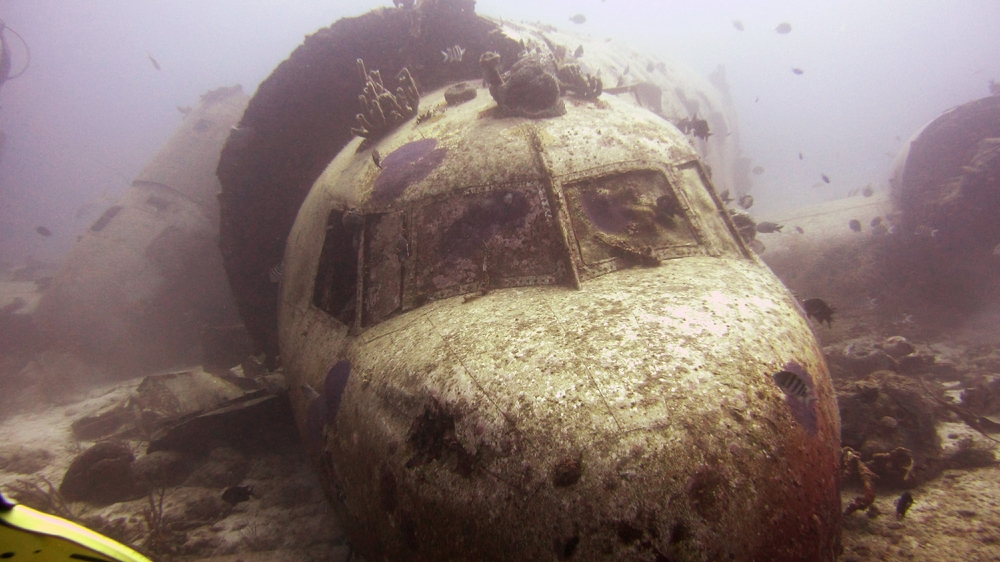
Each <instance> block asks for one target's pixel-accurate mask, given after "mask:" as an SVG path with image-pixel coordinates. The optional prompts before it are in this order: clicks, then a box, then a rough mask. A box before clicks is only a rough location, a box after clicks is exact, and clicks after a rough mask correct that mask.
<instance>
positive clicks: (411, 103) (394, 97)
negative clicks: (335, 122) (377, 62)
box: [351, 59, 420, 139]
mask: <svg viewBox="0 0 1000 562" xmlns="http://www.w3.org/2000/svg"><path fill="white" fill-rule="evenodd" d="M358 70H359V71H360V72H361V75H362V76H363V77H364V78H365V89H364V91H363V93H362V94H361V95H360V96H358V102H360V103H361V110H362V112H361V113H359V114H358V115H357V120H358V125H359V127H352V128H351V132H352V133H354V134H355V135H358V136H359V137H365V138H366V139H375V138H378V137H380V136H382V135H384V134H385V133H387V132H388V131H390V130H392V129H393V128H395V127H396V126H398V125H399V124H400V123H402V122H403V121H406V120H407V119H410V118H412V117H413V116H414V115H416V114H417V109H418V107H419V104H420V95H419V94H418V93H417V85H416V83H414V81H413V77H412V76H410V71H409V70H408V69H406V68H405V67H404V68H403V70H401V71H400V72H399V74H397V75H396V81H397V87H396V92H395V93H392V92H390V91H389V90H388V89H386V87H385V86H384V85H383V84H382V76H381V74H380V73H379V71H378V70H372V71H371V72H368V71H367V70H366V69H365V62H364V61H363V60H361V59H358Z"/></svg>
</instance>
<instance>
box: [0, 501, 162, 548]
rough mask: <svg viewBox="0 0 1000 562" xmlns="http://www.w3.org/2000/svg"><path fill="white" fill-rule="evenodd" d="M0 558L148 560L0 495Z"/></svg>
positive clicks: (64, 520)
mask: <svg viewBox="0 0 1000 562" xmlns="http://www.w3.org/2000/svg"><path fill="white" fill-rule="evenodd" d="M0 560H3V561H5V562H6V561H7V560H11V561H12V562H17V561H18V560H31V561H32V562H35V561H38V562H47V561H49V560H83V561H85V562H152V561H151V560H150V559H149V558H146V557H145V556H143V555H141V554H139V553H138V552H136V551H135V550H132V549H131V548H129V547H127V546H125V545H123V544H121V543H120V542H118V541H114V540H111V539H109V538H108V537H105V536H104V535H101V534H98V533H95V532H94V531H91V530H90V529H88V528H86V527H84V526H82V525H78V524H76V523H73V522H71V521H67V520H66V519H63V518H61V517H56V516H54V515H49V514H47V513H42V512H41V511H36V510H34V509H31V508H30V507H27V506H24V505H20V504H15V503H13V502H11V501H9V500H8V499H7V498H6V497H4V495H3V494H0Z"/></svg>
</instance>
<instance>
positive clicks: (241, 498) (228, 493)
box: [222, 486, 254, 505]
mask: <svg viewBox="0 0 1000 562" xmlns="http://www.w3.org/2000/svg"><path fill="white" fill-rule="evenodd" d="M253 495H254V493H253V486H230V487H228V488H226V490H225V491H224V492H222V501H224V502H226V503H231V504H233V505H236V504H238V503H241V502H247V501H250V498H251V497H253Z"/></svg>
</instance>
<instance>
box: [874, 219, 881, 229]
mask: <svg viewBox="0 0 1000 562" xmlns="http://www.w3.org/2000/svg"><path fill="white" fill-rule="evenodd" d="M880 224H882V217H875V218H873V219H872V228H875V227H877V226H879V225H880Z"/></svg>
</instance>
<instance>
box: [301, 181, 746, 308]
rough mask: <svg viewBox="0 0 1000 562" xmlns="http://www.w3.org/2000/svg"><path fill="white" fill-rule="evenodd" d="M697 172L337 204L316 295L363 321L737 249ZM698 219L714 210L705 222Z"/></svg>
mask: <svg viewBox="0 0 1000 562" xmlns="http://www.w3.org/2000/svg"><path fill="white" fill-rule="evenodd" d="M699 174H700V172H698V170H697V169H696V168H695V167H690V169H687V168H685V169H681V170H680V172H679V174H678V175H677V177H678V178H680V183H682V184H683V185H681V186H680V188H675V186H673V185H672V184H671V181H669V180H668V178H667V176H666V175H665V174H664V172H663V171H662V170H660V169H648V168H640V169H633V170H625V171H621V170H619V171H615V172H613V173H611V172H609V173H605V174H600V173H596V174H594V173H592V174H589V175H586V176H584V177H578V178H575V179H574V178H571V179H570V181H566V182H565V183H557V184H556V187H555V191H553V190H552V188H550V187H548V186H547V185H546V184H543V183H542V182H524V183H518V184H505V185H498V186H477V187H471V188H466V189H464V190H456V191H451V192H447V193H445V194H441V195H437V196H432V197H430V198H428V199H426V200H423V201H418V202H414V203H412V204H409V205H407V206H406V207H405V208H402V209H398V210H389V211H381V212H373V213H369V214H363V215H362V214H361V212H360V211H357V210H351V211H334V212H332V213H331V214H330V221H333V222H331V223H330V224H328V225H327V237H326V242H325V244H324V251H323V256H324V257H323V258H322V260H321V261H326V260H328V259H329V260H330V261H331V263H333V262H334V261H335V265H336V267H334V266H329V267H327V266H324V264H323V263H321V264H320V268H319V272H320V275H319V276H318V277H317V282H316V286H315V291H316V294H315V295H314V302H315V303H316V305H317V306H319V307H320V308H322V309H324V310H326V311H327V312H329V313H330V314H331V315H333V316H334V317H336V318H337V319H338V320H340V321H341V322H344V323H355V322H357V323H359V324H360V326H361V327H367V326H372V325H375V324H377V323H379V322H381V321H382V320H384V319H386V318H388V317H389V316H392V315H393V314H396V313H398V312H401V311H405V310H410V309H413V308H416V307H419V306H421V305H423V304H425V303H427V302H430V301H434V300H439V299H444V298H448V297H452V296H456V295H462V294H476V293H478V294H486V293H488V292H489V291H492V290H495V289H501V288H505V287H516V286H527V285H554V284H563V285H567V286H569V285H576V284H577V283H579V280H580V279H589V278H592V277H595V276H598V275H602V274H604V273H609V272H611V271H615V270H618V269H621V268H625V267H634V266H636V265H656V264H658V263H660V262H661V261H662V260H665V259H670V258H677V257H684V256H692V255H719V253H720V252H721V251H725V247H726V246H728V247H729V248H731V249H735V248H736V246H735V244H734V242H733V240H731V239H728V238H729V236H728V234H727V231H726V226H725V224H724V222H723V221H720V219H719V218H718V217H719V212H718V209H716V203H715V202H714V200H713V198H712V196H711V195H710V192H709V191H708V190H707V189H706V186H705V184H704V183H703V180H702V179H701V177H700V175H699ZM688 184H690V185H688ZM559 192H561V196H555V197H556V199H557V200H559V201H560V203H559V204H558V205H552V204H551V200H552V199H553V197H554V195H553V193H559ZM554 209H561V210H562V211H561V213H560V212H557V211H555V210H554ZM702 215H705V216H706V217H707V218H705V217H702ZM348 219H350V220H348ZM700 221H709V222H710V223H711V221H720V222H719V224H714V225H712V224H709V227H708V228H706V227H705V225H704V224H701V222H700ZM354 224H356V226H351V225H354ZM727 239H728V240H727ZM352 248H353V249H352ZM347 254H354V255H356V256H357V259H348V258H347ZM352 264H353V265H352ZM345 268H347V269H350V268H354V270H355V271H356V272H357V274H356V275H352V274H351V273H350V272H348V271H346V269H345ZM338 271H339V272H340V273H337V272H338ZM321 278H322V279H321ZM338 279H339V281H338ZM358 284H360V286H358ZM347 285H353V286H355V288H354V289H350V288H349V287H348V286H347ZM317 295H318V296H319V297H322V298H317ZM355 295H357V296H360V297H361V301H360V303H361V306H360V308H359V307H357V304H356V302H355V301H356V299H355V298H354V297H355ZM348 315H350V316H351V317H352V318H348V317H347V316H348Z"/></svg>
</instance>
